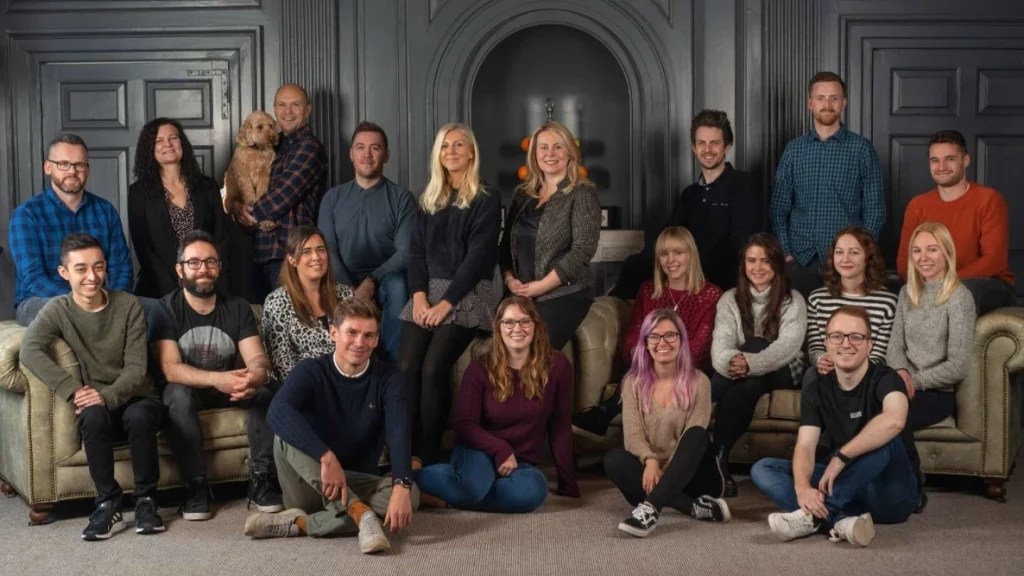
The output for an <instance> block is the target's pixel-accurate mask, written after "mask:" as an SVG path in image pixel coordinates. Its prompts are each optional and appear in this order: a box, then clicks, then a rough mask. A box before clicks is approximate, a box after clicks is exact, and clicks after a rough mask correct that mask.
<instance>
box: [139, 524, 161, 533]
mask: <svg viewBox="0 0 1024 576" xmlns="http://www.w3.org/2000/svg"><path fill="white" fill-rule="evenodd" d="M164 530H167V526H166V525H163V526H150V527H149V528H139V527H137V526H136V528H135V533H136V534H159V533H161V532H163V531H164Z"/></svg>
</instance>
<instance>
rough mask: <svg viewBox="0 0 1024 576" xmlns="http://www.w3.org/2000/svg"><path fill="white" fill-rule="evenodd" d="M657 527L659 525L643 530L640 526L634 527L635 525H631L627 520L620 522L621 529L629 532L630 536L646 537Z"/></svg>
mask: <svg viewBox="0 0 1024 576" xmlns="http://www.w3.org/2000/svg"><path fill="white" fill-rule="evenodd" d="M656 527H657V525H654V526H652V527H650V528H648V529H647V530H643V529H640V528H634V527H632V526H630V525H629V524H626V523H625V522H619V530H622V531H623V532H625V533H626V534H629V535H630V536H635V537H637V538H646V537H647V536H648V534H650V533H651V532H654V529H655V528H656Z"/></svg>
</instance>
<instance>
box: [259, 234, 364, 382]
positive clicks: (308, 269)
mask: <svg viewBox="0 0 1024 576" xmlns="http://www.w3.org/2000/svg"><path fill="white" fill-rule="evenodd" d="M285 252H286V254H287V256H286V257H285V265H284V266H282V267H281V276H280V278H279V281H280V283H281V287H280V288H277V289H276V290H274V291H273V292H271V293H270V295H269V296H267V301H266V303H265V304H264V306H263V344H264V347H265V348H266V350H267V353H268V354H270V362H271V364H273V366H274V372H275V373H276V374H277V378H278V381H279V382H284V379H285V377H287V376H288V373H289V372H291V371H292V368H294V367H295V365H296V364H298V363H299V361H301V360H305V359H306V358H316V357H318V356H323V355H324V354H330V353H331V352H333V351H334V341H333V340H331V333H330V324H331V322H330V321H331V314H333V313H334V307H335V306H336V305H337V303H338V301H340V300H342V299H344V298H348V297H349V296H352V294H353V292H352V287H351V286H347V285H345V284H339V283H336V282H334V281H333V280H332V278H333V275H332V274H331V262H330V258H329V257H328V255H327V244H326V242H325V241H324V236H323V234H322V233H321V232H320V231H319V230H317V229H316V228H315V227H313V226H308V225H304V226H299V227H297V228H295V229H293V230H292V231H291V232H290V233H289V234H288V241H287V242H286V244H285Z"/></svg>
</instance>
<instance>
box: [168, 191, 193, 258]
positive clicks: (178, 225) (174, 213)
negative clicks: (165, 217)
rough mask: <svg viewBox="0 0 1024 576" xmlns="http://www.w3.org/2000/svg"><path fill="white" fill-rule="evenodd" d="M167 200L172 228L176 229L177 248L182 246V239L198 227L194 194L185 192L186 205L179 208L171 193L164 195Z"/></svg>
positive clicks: (175, 243)
mask: <svg viewBox="0 0 1024 576" xmlns="http://www.w3.org/2000/svg"><path fill="white" fill-rule="evenodd" d="M164 198H165V199H166V200H167V213H168V214H170V216H171V229H172V230H174V247H175V249H177V248H178V247H179V246H181V241H182V240H184V239H185V236H188V235H189V233H191V232H192V231H193V230H195V228H196V211H195V208H194V207H193V206H192V194H190V193H189V192H188V191H186V192H185V205H184V206H182V207H181V208H178V206H177V204H175V203H174V201H173V200H171V195H170V194H167V195H165V196H164Z"/></svg>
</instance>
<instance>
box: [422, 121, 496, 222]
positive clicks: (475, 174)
mask: <svg viewBox="0 0 1024 576" xmlns="http://www.w3.org/2000/svg"><path fill="white" fill-rule="evenodd" d="M452 130H458V131H459V132H461V133H462V135H463V136H465V137H466V140H469V148H470V152H472V154H473V159H472V160H470V161H469V166H468V167H466V175H465V176H463V178H462V185H461V186H459V194H458V196H456V197H455V199H452V191H453V188H452V183H451V179H450V177H449V175H448V169H447V168H445V167H444V166H443V165H442V164H441V146H442V145H443V144H444V139H445V136H447V135H448V133H449V132H451V131H452ZM477 148H478V147H477V145H476V136H474V135H473V130H471V129H470V128H469V126H466V125H465V124H460V123H453V122H450V123H448V124H445V125H444V126H441V129H440V130H438V131H437V136H436V137H435V138H434V147H433V148H432V149H431V151H430V182H429V183H427V188H426V189H425V190H424V191H423V194H422V195H421V196H420V207H422V208H423V211H424V212H426V213H427V214H436V213H437V212H439V211H441V210H443V209H445V208H447V207H448V204H451V205H452V206H455V207H456V208H459V209H462V210H464V209H466V208H469V205H470V204H471V203H472V202H473V199H474V198H476V195H477V193H479V192H480V191H481V190H483V185H482V184H481V182H480V154H479V153H478V152H477Z"/></svg>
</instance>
